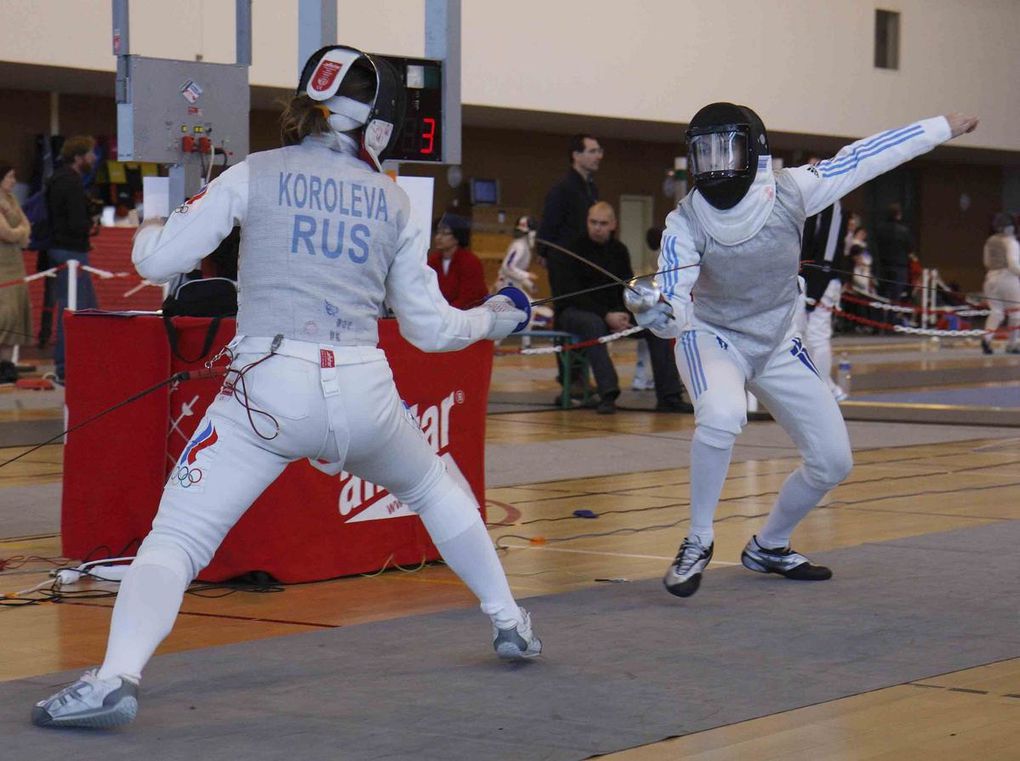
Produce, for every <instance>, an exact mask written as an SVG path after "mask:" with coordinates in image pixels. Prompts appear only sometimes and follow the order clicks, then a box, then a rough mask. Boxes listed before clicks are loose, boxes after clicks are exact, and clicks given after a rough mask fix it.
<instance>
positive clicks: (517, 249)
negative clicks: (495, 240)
mask: <svg viewBox="0 0 1020 761" xmlns="http://www.w3.org/2000/svg"><path fill="white" fill-rule="evenodd" d="M535 229H536V225H535V222H534V220H532V219H531V217H528V216H522V217H520V218H518V220H517V224H515V225H514V237H513V240H512V241H510V245H509V246H508V247H507V250H506V255H505V256H504V257H503V261H502V263H501V264H500V265H499V275H498V276H497V277H496V287H495V289H494V290H496V291H499V290H500V289H501V288H506V287H507V286H513V287H514V288H520V289H521V290H523V291H527V292H528V293H533V292H534V291H535V276H534V275H532V274H531V271H530V269H529V268H530V267H531V251H532V249H533V248H534V246H535V236H536V233H535Z"/></svg>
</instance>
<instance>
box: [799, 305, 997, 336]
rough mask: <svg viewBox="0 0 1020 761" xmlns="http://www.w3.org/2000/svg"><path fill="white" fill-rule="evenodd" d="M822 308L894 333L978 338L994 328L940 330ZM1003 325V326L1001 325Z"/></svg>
mask: <svg viewBox="0 0 1020 761" xmlns="http://www.w3.org/2000/svg"><path fill="white" fill-rule="evenodd" d="M818 306H819V307H820V308H822V309H827V310H828V311H830V312H832V314H834V315H838V316H839V317H842V318H844V319H847V320H850V321H851V322H857V323H860V324H861V325H867V326H869V327H872V328H880V329H881V330H890V331H892V332H894V333H907V334H909V335H917V336H939V337H940V338H941V337H957V338H980V337H982V336H989V335H994V334H995V333H996V332H998V331H995V330H984V329H973V330H942V329H939V328H915V327H911V326H909V325H892V324H890V323H888V322H882V321H881V320H872V319H869V318H867V317H861V316H860V315H856V314H850V313H849V312H844V311H843V310H842V309H839V308H838V307H829V306H826V305H825V304H819V305H818ZM1003 327H1005V326H1003ZM1006 329H1007V330H1016V329H1017V328H1012V327H1008V328H1006Z"/></svg>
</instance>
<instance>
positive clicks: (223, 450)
mask: <svg viewBox="0 0 1020 761" xmlns="http://www.w3.org/2000/svg"><path fill="white" fill-rule="evenodd" d="M235 407H236V408H237V409H236V410H235V409H234V408H235ZM240 410H241V407H240V406H239V405H237V404H236V403H234V402H233V401H230V400H228V401H226V402H224V401H221V400H217V401H215V402H214V403H213V405H212V406H211V407H210V408H209V410H208V412H207V415H206V417H205V418H204V419H203V420H202V422H201V423H199V426H198V428H197V429H196V434H195V438H194V439H193V442H198V445H196V446H194V447H193V448H192V450H191V451H195V450H196V449H199V446H200V445H201V444H202V443H205V442H212V443H211V444H209V445H208V446H205V447H202V448H201V449H200V450H199V454H197V455H196V456H195V457H194V458H189V464H188V467H190V468H191V470H192V471H194V472H198V471H201V473H202V475H201V478H200V479H196V481H195V483H191V481H190V480H188V479H179V478H175V477H174V475H173V474H171V478H170V479H169V482H168V484H167V486H166V487H165V488H164V490H163V498H162V500H161V501H160V506H159V512H158V513H157V514H156V518H155V520H153V524H152V531H151V532H150V533H149V535H148V536H147V537H146V538H145V541H144V542H142V546H141V547H139V549H138V555H137V557H136V558H135V560H134V562H133V563H132V564H131V568H130V569H129V570H128V573H127V575H126V576H125V577H124V580H123V581H122V582H121V585H120V590H119V591H118V594H117V602H116V603H115V605H114V609H113V618H112V620H111V624H110V637H109V640H108V643H107V649H106V659H105V660H104V661H103V665H102V666H101V667H100V671H99V676H100V677H101V678H108V677H111V676H121V675H123V676H128V677H131V678H132V679H134V680H136V681H137V680H138V678H139V677H140V676H141V673H142V670H143V668H144V667H145V664H146V663H147V662H148V660H149V658H151V657H152V654H153V653H154V652H155V650H156V648H157V647H158V646H159V644H160V642H162V641H163V639H164V638H165V637H166V636H167V635H168V634H169V633H170V630H171V629H172V628H173V624H174V620H175V619H176V617H177V613H178V611H179V610H180V607H181V601H182V599H183V597H184V592H185V590H186V589H187V587H188V585H189V584H190V583H191V581H192V579H194V578H195V577H196V576H197V575H198V573H199V571H201V570H202V569H203V568H205V567H206V566H207V565H208V564H209V562H210V561H211V560H212V557H213V554H214V553H215V552H216V549H217V548H218V547H219V546H220V544H221V543H222V541H223V538H224V537H225V536H226V534H227V532H228V531H229V530H230V529H231V528H232V527H233V526H234V524H235V523H237V521H238V520H239V519H240V517H241V516H242V515H243V514H244V512H245V511H246V510H247V509H248V507H249V506H251V504H252V502H254V501H255V499H256V498H257V497H258V496H259V494H261V493H262V492H263V491H264V490H265V488H266V487H267V486H268V485H269V484H270V483H272V482H273V481H274V480H275V479H276V477H277V476H278V475H279V474H280V473H281V472H282V471H283V468H284V467H285V466H286V465H287V462H288V459H289V458H288V457H286V456H283V455H280V454H277V453H274V452H271V451H269V450H267V449H265V448H264V444H263V442H262V441H261V440H258V439H257V437H256V435H255V434H254V433H252V432H251V430H250V428H249V427H248V426H247V422H244V423H242V424H235V423H233V422H232V421H231V420H230V419H228V418H230V416H232V415H235V416H236V415H240V414H242V413H241V412H239V411H240ZM209 432H211V433H209ZM203 437H204V438H203ZM280 438H281V439H285V440H286V439H287V438H288V434H287V433H284V434H283V435H282V436H281V437H280ZM185 451H186V452H187V451H188V450H185ZM182 459H183V458H182ZM181 467H182V465H181V464H180V463H179V464H178V467H177V469H175V472H177V471H178V470H179V469H180V468H181ZM183 483H187V484H189V486H187V487H183V486H182V485H181V484H183Z"/></svg>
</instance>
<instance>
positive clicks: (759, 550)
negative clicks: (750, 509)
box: [740, 536, 832, 581]
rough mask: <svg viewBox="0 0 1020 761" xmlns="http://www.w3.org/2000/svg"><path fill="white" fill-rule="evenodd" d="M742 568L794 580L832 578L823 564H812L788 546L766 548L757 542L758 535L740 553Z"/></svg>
mask: <svg viewBox="0 0 1020 761" xmlns="http://www.w3.org/2000/svg"><path fill="white" fill-rule="evenodd" d="M740 562H741V563H743V565H744V568H747V569H749V570H751V571H757V572H758V573H778V574H779V575H780V576H785V577H786V578H788V579H795V580H796V581H826V580H827V579H831V578H832V571H831V570H830V569H828V568H826V567H825V566H824V565H813V564H812V563H811V561H810V560H808V559H807V558H806V557H804V556H803V555H801V554H800V553H799V552H794V551H793V550H792V549H791V548H790V547H780V548H778V549H774V550H773V549H767V548H765V547H762V546H761V545H760V544H758V537H757V536H752V537H751V540H750V541H749V542H748V543H747V545H746V546H745V547H744V551H743V552H742V553H740Z"/></svg>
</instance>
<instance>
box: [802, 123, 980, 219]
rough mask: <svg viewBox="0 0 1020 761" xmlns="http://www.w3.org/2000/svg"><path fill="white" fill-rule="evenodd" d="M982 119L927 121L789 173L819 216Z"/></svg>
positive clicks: (810, 210) (807, 205) (807, 208)
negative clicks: (876, 178) (866, 184)
mask: <svg viewBox="0 0 1020 761" xmlns="http://www.w3.org/2000/svg"><path fill="white" fill-rule="evenodd" d="M977 123H978V120H977V118H975V117H973V116H966V115H963V114H956V113H953V114H947V115H946V116H936V117H933V118H931V119H923V120H922V121H919V122H914V123H913V124H908V125H907V126H905V127H900V128H898V129H891V130H887V131H885V132H880V133H879V134H877V135H872V136H871V137H868V138H865V139H864V140H858V141H857V142H856V143H851V144H850V145H848V146H846V147H845V148H843V149H842V150H840V152H839V153H837V154H836V155H835V156H833V157H832V158H831V159H828V160H826V161H822V162H819V163H818V164H817V165H815V166H799V167H794V168H792V169H789V170H786V171H789V172H790V176H792V177H793V178H794V180H796V182H797V186H798V187H799V188H800V191H801V194H802V195H803V197H804V208H805V211H806V212H807V215H808V216H811V215H813V214H817V213H818V212H820V211H821V210H822V209H824V208H826V207H827V206H830V205H832V204H833V203H834V202H835V201H837V200H838V199H840V198H842V197H843V196H845V195H846V194H847V193H849V192H850V191H851V190H853V189H854V188H857V187H859V186H860V185H863V184H864V183H865V182H867V181H868V180H872V179H874V178H875V177H878V175H880V174H883V173H884V172H888V171H889V170H890V169H893V168H895V167H897V166H899V165H900V164H903V163H906V162H907V161H910V160H911V159H913V158H916V157H917V156H920V155H921V154H923V153H927V152H928V151H930V150H931V149H932V148H935V147H936V146H938V145H941V144H942V143H944V142H946V141H947V140H951V139H952V138H954V137H958V136H959V135H962V134H964V133H965V132H972V131H973V130H974V128H975V127H976V126H977Z"/></svg>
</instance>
